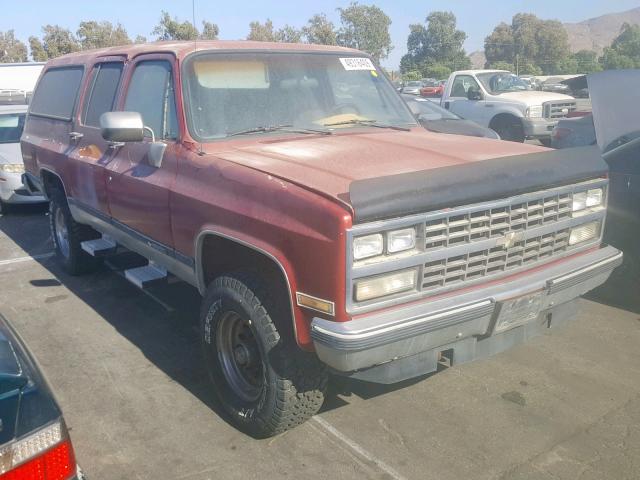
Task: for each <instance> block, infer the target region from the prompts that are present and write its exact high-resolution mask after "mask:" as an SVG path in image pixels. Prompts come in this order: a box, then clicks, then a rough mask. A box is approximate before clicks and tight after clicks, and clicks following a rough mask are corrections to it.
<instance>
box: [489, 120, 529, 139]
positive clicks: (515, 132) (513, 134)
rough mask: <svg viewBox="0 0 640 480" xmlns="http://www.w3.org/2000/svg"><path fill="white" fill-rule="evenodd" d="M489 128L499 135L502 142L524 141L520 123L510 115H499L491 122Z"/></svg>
mask: <svg viewBox="0 0 640 480" xmlns="http://www.w3.org/2000/svg"><path fill="white" fill-rule="evenodd" d="M489 128H491V129H492V130H494V131H495V132H496V133H497V134H498V135H500V138H501V139H502V140H507V141H509V142H519V143H522V142H524V140H525V136H524V128H523V127H522V122H521V121H520V119H519V118H517V117H514V116H512V115H502V116H500V115H499V116H498V117H497V118H494V119H493V120H492V121H491V123H490V125H489Z"/></svg>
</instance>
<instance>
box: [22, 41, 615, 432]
mask: <svg viewBox="0 0 640 480" xmlns="http://www.w3.org/2000/svg"><path fill="white" fill-rule="evenodd" d="M22 152H23V156H24V160H25V165H26V168H27V173H25V175H24V178H23V181H24V182H25V184H26V185H27V187H28V188H29V189H30V190H31V191H33V192H42V193H44V194H46V196H47V197H48V198H49V199H50V205H51V207H50V221H51V232H52V235H53V239H54V241H55V246H56V251H57V255H58V257H59V259H60V261H61V262H62V264H63V265H64V267H65V268H66V270H67V271H68V272H69V273H71V274H79V273H82V272H87V271H90V270H92V269H94V268H96V267H98V266H99V264H100V261H101V259H103V258H104V257H107V256H110V255H116V254H118V252H119V251H122V250H130V251H133V252H136V253H137V254H139V255H141V256H143V257H144V258H146V259H147V260H148V263H147V264H145V265H143V266H142V267H140V266H139V265H138V266H137V267H132V268H130V269H127V270H126V272H125V274H126V277H127V278H128V279H129V280H131V281H132V282H133V283H135V284H136V285H138V286H139V287H141V288H148V287H149V286H150V285H153V284H155V283H156V282H161V281H165V280H166V279H167V277H170V276H173V277H177V278H179V279H182V280H184V281H185V282H188V283H190V284H192V285H193V286H194V287H196V288H197V289H198V290H199V291H200V293H201V294H202V297H203V301H202V311H201V338H202V348H203V353H204V362H205V365H206V368H207V369H208V371H209V374H210V376H211V379H212V381H213V383H214V384H215V388H216V391H217V393H218V395H219V396H220V399H221V402H222V404H223V405H224V406H225V408H226V409H227V410H228V412H229V414H230V415H231V417H232V418H233V420H234V422H235V423H236V424H237V426H238V427H239V428H241V429H242V430H243V431H245V432H248V433H250V434H252V435H254V436H257V437H264V436H269V435H274V434H277V433H279V432H282V431H284V430H286V429H288V428H291V427H294V426H295V425H298V424H300V423H301V422H303V421H305V420H306V419H308V418H309V417H310V416H312V415H313V414H315V413H316V412H317V411H318V409H319V408H320V406H321V405H322V402H323V395H324V391H325V387H326V384H327V377H328V374H329V372H334V373H339V374H342V375H350V376H352V377H354V378H358V379H361V380H366V381H371V382H380V383H394V382H398V381H401V380H404V379H407V378H411V377H416V376H419V375H423V374H425V373H427V372H431V371H434V370H435V369H436V368H437V363H438V361H439V359H441V358H442V357H443V356H445V357H446V358H448V359H449V361H450V362H451V363H460V362H465V361H469V360H473V359H478V358H482V357H485V356H487V355H491V354H494V353H496V352H499V351H501V350H504V349H506V348H508V347H510V346H512V345H515V344H517V343H519V342H522V341H524V340H526V339H527V338H529V337H531V336H533V335H535V334H539V333H541V332H543V331H545V330H546V329H548V328H550V327H553V326H555V325H557V324H561V323H563V322H565V321H566V320H567V319H570V318H571V317H572V315H573V313H574V310H575V307H576V304H577V301H576V300H577V298H578V297H579V296H580V295H582V294H584V293H585V292H587V291H588V290H590V289H592V288H594V287H595V286H597V285H599V284H601V283H603V282H604V281H605V280H606V279H607V277H608V276H609V274H610V273H611V271H612V270H613V269H614V268H615V267H616V266H617V265H618V264H619V263H620V262H621V257H622V254H621V253H620V252H619V251H617V250H616V249H614V248H612V247H609V246H606V245H602V244H601V236H602V226H603V222H604V220H605V213H606V202H607V182H608V181H607V167H606V164H605V163H604V162H603V161H602V159H601V156H600V154H599V152H598V151H597V150H593V149H591V148H585V149H575V150H573V151H569V152H566V151H563V152H555V151H551V150H547V149H544V148H540V147H534V146H530V145H521V144H515V143H510V142H500V141H495V140H488V139H482V138H471V137H460V136H456V135H442V134H436V133H430V132H426V131H424V130H423V129H422V128H420V127H419V126H418V125H417V124H416V122H415V119H414V118H413V117H412V115H411V113H410V111H409V110H408V108H407V107H406V105H405V104H404V103H403V101H402V100H401V99H400V97H399V96H398V94H397V93H396V91H395V90H394V88H393V87H392V85H391V83H390V82H389V81H388V80H387V78H386V77H385V75H384V74H383V72H382V71H381V70H380V69H379V68H378V67H377V66H375V65H374V64H373V62H372V60H371V59H370V58H369V57H368V56H367V55H365V54H363V53H362V52H359V51H356V50H351V49H344V48H339V47H323V46H313V45H297V44H271V43H256V42H246V41H242V42H223V41H216V42H198V43H197V49H196V46H195V45H194V43H162V42H159V43H153V44H147V45H134V46H127V47H117V48H109V49H106V50H97V51H89V52H81V53H75V54H71V55H66V56H64V57H60V58H57V59H55V60H51V61H50V62H48V63H47V65H46V67H45V69H44V71H43V74H42V76H41V78H40V80H39V82H38V85H37V89H36V91H35V94H34V98H33V101H32V102H31V105H30V109H29V115H28V119H27V123H26V128H25V133H24V136H23V138H22Z"/></svg>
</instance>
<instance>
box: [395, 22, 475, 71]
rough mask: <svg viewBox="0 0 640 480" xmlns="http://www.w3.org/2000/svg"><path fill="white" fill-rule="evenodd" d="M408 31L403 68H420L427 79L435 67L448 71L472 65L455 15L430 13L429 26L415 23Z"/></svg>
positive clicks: (402, 61) (464, 34) (464, 35)
mask: <svg viewBox="0 0 640 480" xmlns="http://www.w3.org/2000/svg"><path fill="white" fill-rule="evenodd" d="M409 29H410V33H409V37H408V38H407V54H406V55H405V56H404V57H403V58H402V60H401V61H400V65H401V68H408V69H411V68H418V69H419V70H420V71H422V72H423V74H424V75H425V76H431V75H428V74H427V72H428V71H429V70H430V69H432V68H433V67H434V66H436V65H437V66H439V67H444V68H445V69H448V70H449V71H451V70H454V69H456V70H460V69H464V68H469V67H470V66H471V62H470V60H469V58H468V57H467V54H466V52H465V51H464V48H463V47H462V45H463V43H464V41H465V40H466V38H467V34H466V33H464V32H463V31H462V30H458V29H457V25H456V17H455V15H454V14H453V13H451V12H431V13H430V14H429V16H427V18H426V26H425V25H422V24H413V25H410V26H409ZM440 71H442V69H441V68H440ZM437 78H441V77H437Z"/></svg>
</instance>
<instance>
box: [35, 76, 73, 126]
mask: <svg viewBox="0 0 640 480" xmlns="http://www.w3.org/2000/svg"><path fill="white" fill-rule="evenodd" d="M82 72H83V68H82V67H63V68H52V69H49V70H47V71H46V72H45V74H44V76H43V77H42V79H40V82H39V83H38V88H37V89H36V92H35V94H34V95H33V100H31V107H30V109H29V113H30V114H33V115H42V116H45V117H53V118H58V119H60V120H71V116H72V115H73V109H74V107H75V104H76V98H77V97H78V90H79V89H80V82H81V81H82Z"/></svg>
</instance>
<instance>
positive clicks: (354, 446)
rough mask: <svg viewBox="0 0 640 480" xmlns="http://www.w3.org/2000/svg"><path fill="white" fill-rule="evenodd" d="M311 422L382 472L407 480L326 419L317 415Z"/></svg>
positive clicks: (396, 479)
mask: <svg viewBox="0 0 640 480" xmlns="http://www.w3.org/2000/svg"><path fill="white" fill-rule="evenodd" d="M311 420H312V421H314V422H315V423H317V424H318V425H319V426H320V427H322V429H323V430H324V431H325V432H327V433H329V434H331V435H332V436H333V437H335V438H336V439H338V440H340V441H341V442H342V443H344V444H345V445H346V446H347V447H349V448H350V449H351V450H353V452H354V453H356V454H358V455H360V456H361V457H362V458H364V459H365V460H367V461H369V462H371V463H373V464H375V465H376V466H377V467H378V468H379V469H380V470H382V471H383V472H385V473H386V474H388V475H389V476H391V477H392V478H394V479H395V480H407V478H406V477H405V476H404V475H401V474H400V473H398V472H397V471H396V470H394V469H393V468H391V467H390V466H389V465H387V464H386V463H384V462H383V461H382V460H379V459H377V458H376V457H375V456H374V455H373V454H372V453H369V452H368V451H367V450H365V449H364V448H363V447H362V446H361V445H359V444H358V443H356V442H355V441H353V440H351V439H350V438H349V437H347V436H346V435H345V434H343V433H342V432H341V431H340V430H338V429H337V428H335V427H334V426H333V425H331V424H330V423H329V422H327V421H326V420H325V419H324V418H322V417H320V416H318V415H316V416H314V417H312V418H311Z"/></svg>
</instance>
